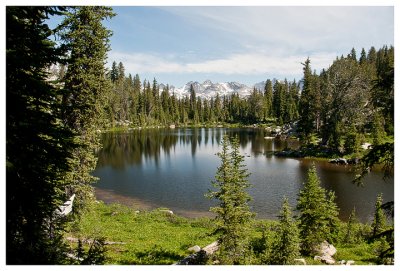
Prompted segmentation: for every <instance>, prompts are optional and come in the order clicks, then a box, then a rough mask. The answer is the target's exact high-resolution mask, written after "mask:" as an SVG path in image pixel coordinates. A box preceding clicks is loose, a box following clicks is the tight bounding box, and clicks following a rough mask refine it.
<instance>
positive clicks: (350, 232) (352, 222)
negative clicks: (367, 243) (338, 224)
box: [344, 207, 357, 244]
mask: <svg viewBox="0 0 400 271" xmlns="http://www.w3.org/2000/svg"><path fill="white" fill-rule="evenodd" d="M356 223H357V217H356V208H355V207H354V208H353V210H352V211H351V213H350V216H349V219H348V220H347V225H346V235H345V237H344V243H347V244H354V243H355V242H356V241H357V236H356V234H357V233H356Z"/></svg>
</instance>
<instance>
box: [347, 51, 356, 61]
mask: <svg viewBox="0 0 400 271" xmlns="http://www.w3.org/2000/svg"><path fill="white" fill-rule="evenodd" d="M348 58H350V59H352V60H354V61H357V53H356V49H354V48H351V52H350V54H349V55H348Z"/></svg>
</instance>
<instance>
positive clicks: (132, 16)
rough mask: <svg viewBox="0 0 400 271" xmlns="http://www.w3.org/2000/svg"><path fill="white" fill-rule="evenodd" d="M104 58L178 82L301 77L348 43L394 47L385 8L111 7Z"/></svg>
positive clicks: (358, 48) (346, 48) (389, 11)
mask: <svg viewBox="0 0 400 271" xmlns="http://www.w3.org/2000/svg"><path fill="white" fill-rule="evenodd" d="M113 8H114V11H115V12H116V13H117V16H115V17H114V18H112V19H111V20H110V21H108V22H106V25H107V27H109V28H110V29H111V30H113V32H114V34H113V36H112V38H111V48H112V51H110V52H109V63H108V66H109V67H110V66H111V63H112V62H113V61H116V62H120V61H121V62H122V63H123V64H124V65H125V67H126V71H127V72H128V73H131V74H132V75H134V74H136V73H138V74H139V75H140V78H141V79H142V80H143V79H150V80H152V79H153V78H156V79H157V81H158V82H160V83H168V84H170V85H175V86H176V87H180V86H182V85H184V84H185V83H187V82H188V81H199V82H203V81H205V80H207V79H211V80H212V81H213V82H228V81H229V82H230V81H237V82H241V83H244V84H248V85H252V84H254V83H257V82H260V81H263V80H266V79H268V78H271V79H272V78H277V79H284V78H287V79H289V80H292V79H294V78H295V79H297V80H299V79H301V76H302V65H301V62H304V60H305V59H306V58H307V57H310V59H311V65H312V68H313V69H315V70H316V71H317V73H318V72H319V71H320V70H321V69H322V68H327V67H329V65H330V64H331V63H332V61H333V60H334V59H335V58H336V56H340V55H342V54H343V55H347V54H348V53H349V52H350V50H351V48H353V47H354V48H355V49H356V51H357V53H358V54H359V53H360V51H361V48H363V47H364V48H366V50H368V49H369V48H370V47H371V46H375V48H380V47H381V46H383V45H385V44H386V45H394V8H393V7H376V6H369V7H360V6H356V7H312V6H311V7H310V6H309V7H307V6H303V7H293V6H288V7H279V6H275V7H271V6H269V7H268V6H261V7H260V6H258V7H244V6H240V7H210V6H208V7H207V6H203V7H172V6H169V7H134V6H125V7H123V6H118V7H113Z"/></svg>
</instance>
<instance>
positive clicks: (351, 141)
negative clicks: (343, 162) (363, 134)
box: [344, 126, 361, 154]
mask: <svg viewBox="0 0 400 271" xmlns="http://www.w3.org/2000/svg"><path fill="white" fill-rule="evenodd" d="M360 146H361V139H360V133H359V132H357V130H356V128H355V127H354V126H352V127H351V128H350V129H349V130H348V131H347V133H346V135H345V142H344V149H345V153H347V154H352V153H355V154H357V153H358V152H359V151H360Z"/></svg>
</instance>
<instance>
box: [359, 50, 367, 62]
mask: <svg viewBox="0 0 400 271" xmlns="http://www.w3.org/2000/svg"><path fill="white" fill-rule="evenodd" d="M359 62H360V65H363V64H365V63H366V62H367V53H366V52H365V49H364V48H362V50H361V56H360V61H359Z"/></svg>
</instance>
